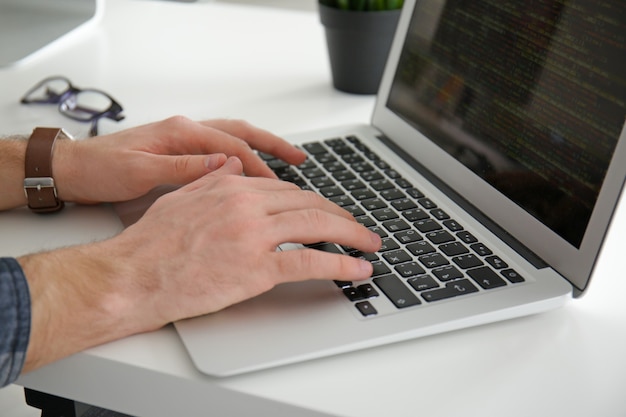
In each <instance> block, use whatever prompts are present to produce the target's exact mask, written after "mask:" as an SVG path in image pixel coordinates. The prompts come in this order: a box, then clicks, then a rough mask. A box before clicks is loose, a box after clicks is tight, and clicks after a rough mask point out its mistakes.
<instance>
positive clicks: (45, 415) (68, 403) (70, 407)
mask: <svg viewBox="0 0 626 417" xmlns="http://www.w3.org/2000/svg"><path fill="white" fill-rule="evenodd" d="M24 396H25V397H26V404H28V405H30V406H31V407H35V408H38V409H40V410H41V417H76V408H75V405H74V401H72V400H68V399H67V398H61V397H57V396H56V395H51V394H46V393H43V392H40V391H34V390H32V389H28V388H24Z"/></svg>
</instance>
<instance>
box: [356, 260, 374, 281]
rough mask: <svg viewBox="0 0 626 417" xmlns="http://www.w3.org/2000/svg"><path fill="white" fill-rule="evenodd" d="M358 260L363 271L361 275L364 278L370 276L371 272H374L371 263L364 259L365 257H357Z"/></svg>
mask: <svg viewBox="0 0 626 417" xmlns="http://www.w3.org/2000/svg"><path fill="white" fill-rule="evenodd" d="M359 261H360V265H359V266H360V267H361V271H362V272H363V275H362V276H363V277H364V278H368V277H371V276H372V273H373V272H374V267H373V266H372V263H371V262H370V261H366V260H365V259H359Z"/></svg>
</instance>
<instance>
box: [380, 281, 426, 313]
mask: <svg viewBox="0 0 626 417" xmlns="http://www.w3.org/2000/svg"><path fill="white" fill-rule="evenodd" d="M373 281H374V283H375V284H376V285H377V286H378V288H380V289H381V290H382V292H383V293H384V294H385V295H386V296H387V297H388V298H389V299H390V300H391V302H392V303H393V304H394V305H395V306H396V307H398V308H405V307H410V306H414V305H417V304H420V300H419V299H418V298H417V297H416V296H415V294H413V293H412V292H411V290H409V288H408V287H407V286H406V285H404V284H403V283H402V281H400V280H399V279H398V278H397V277H395V276H393V275H383V276H382V277H378V278H374V279H373Z"/></svg>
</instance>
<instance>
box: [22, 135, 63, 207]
mask: <svg viewBox="0 0 626 417" xmlns="http://www.w3.org/2000/svg"><path fill="white" fill-rule="evenodd" d="M63 136H65V137H67V134H66V133H65V132H64V131H63V129H60V128H51V127H37V128H35V129H34V130H33V133H32V135H31V136H30V139H28V145H27V146H26V158H25V160H24V170H25V177H24V192H25V193H26V198H28V207H29V208H30V209H31V210H32V211H34V212H36V213H51V212H55V211H59V210H61V209H62V208H63V201H61V200H59V198H58V196H57V190H56V187H55V185H54V179H53V177H52V152H53V149H54V142H55V141H56V140H57V138H59V137H63Z"/></svg>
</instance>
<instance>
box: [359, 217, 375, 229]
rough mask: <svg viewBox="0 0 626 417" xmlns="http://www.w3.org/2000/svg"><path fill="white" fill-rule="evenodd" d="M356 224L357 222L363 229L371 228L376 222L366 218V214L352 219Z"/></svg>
mask: <svg viewBox="0 0 626 417" xmlns="http://www.w3.org/2000/svg"><path fill="white" fill-rule="evenodd" d="M354 219H355V220H356V221H357V222H359V223H360V224H362V225H363V226H365V227H371V226H374V225H375V224H376V222H375V221H374V219H372V218H371V217H370V216H368V215H367V214H364V215H363V216H357V217H355V218H354Z"/></svg>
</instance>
